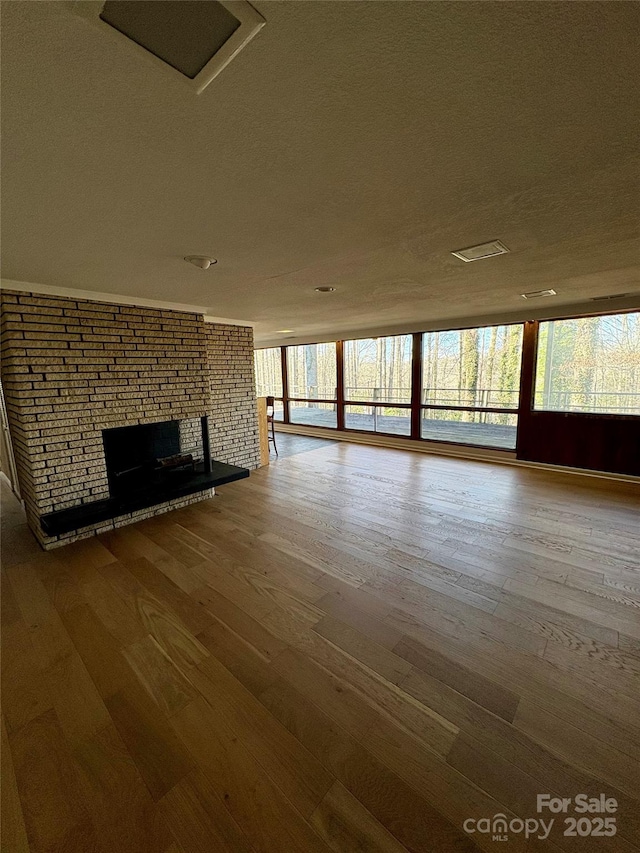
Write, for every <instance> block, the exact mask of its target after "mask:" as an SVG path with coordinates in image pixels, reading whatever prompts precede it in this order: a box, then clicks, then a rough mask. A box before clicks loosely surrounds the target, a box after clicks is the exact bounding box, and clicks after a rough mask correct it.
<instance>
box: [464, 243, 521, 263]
mask: <svg viewBox="0 0 640 853" xmlns="http://www.w3.org/2000/svg"><path fill="white" fill-rule="evenodd" d="M508 251H509V249H507V247H506V246H505V245H504V243H501V242H500V241H499V240H491V241H490V242H489V243H480V244H479V245H478V246H469V247H468V248H466V249H458V251H457V252H451V254H452V255H455V256H456V258H460V260H461V261H464V262H465V264H469V263H471V261H481V260H483V259H484V258H494V257H495V256H496V255H506V254H507V252H508Z"/></svg>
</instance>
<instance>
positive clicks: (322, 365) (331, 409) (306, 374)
mask: <svg viewBox="0 0 640 853" xmlns="http://www.w3.org/2000/svg"><path fill="white" fill-rule="evenodd" d="M287 375H288V380H289V401H290V402H289V419H290V421H291V423H296V424H307V425H309V426H325V427H333V428H334V429H335V428H336V427H337V425H338V419H337V410H338V406H337V400H338V396H337V393H338V391H337V367H336V345H335V343H326V344H305V345H303V346H295V347H287Z"/></svg>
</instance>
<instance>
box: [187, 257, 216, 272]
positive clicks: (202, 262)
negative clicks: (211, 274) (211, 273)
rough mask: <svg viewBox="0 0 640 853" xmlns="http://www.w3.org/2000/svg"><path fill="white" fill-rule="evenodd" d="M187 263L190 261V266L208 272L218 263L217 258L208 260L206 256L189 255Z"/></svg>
mask: <svg viewBox="0 0 640 853" xmlns="http://www.w3.org/2000/svg"><path fill="white" fill-rule="evenodd" d="M185 261H189V263H190V264H193V265H194V267H199V268H200V269H201V270H208V269H209V267H212V266H213V265H214V264H217V263H218V261H217V260H216V258H208V257H207V256H206V255H187V256H186V257H185Z"/></svg>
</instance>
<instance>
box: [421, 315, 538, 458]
mask: <svg viewBox="0 0 640 853" xmlns="http://www.w3.org/2000/svg"><path fill="white" fill-rule="evenodd" d="M521 358H522V326H521V325H511V326H490V327H487V328H482V329H461V330H455V331H447V332H427V333H425V334H424V335H423V346H422V406H423V408H422V419H421V436H422V438H428V439H435V440H440V441H453V442H457V443H462V444H478V445H483V446H489V447H501V448H505V449H512V448H514V447H515V445H516V430H517V417H516V415H517V408H518V398H519V388H520V362H521Z"/></svg>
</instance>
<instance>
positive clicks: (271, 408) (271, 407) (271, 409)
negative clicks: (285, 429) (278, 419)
mask: <svg viewBox="0 0 640 853" xmlns="http://www.w3.org/2000/svg"><path fill="white" fill-rule="evenodd" d="M275 407H276V401H275V397H267V426H268V428H269V444H273V449H274V450H275V452H276V456H277V455H278V448H277V446H276V426H275V419H274V415H275Z"/></svg>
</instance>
